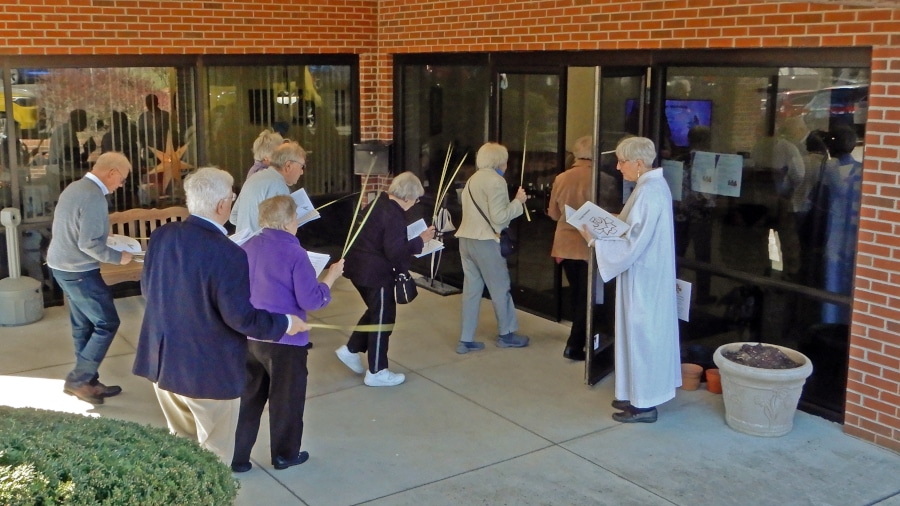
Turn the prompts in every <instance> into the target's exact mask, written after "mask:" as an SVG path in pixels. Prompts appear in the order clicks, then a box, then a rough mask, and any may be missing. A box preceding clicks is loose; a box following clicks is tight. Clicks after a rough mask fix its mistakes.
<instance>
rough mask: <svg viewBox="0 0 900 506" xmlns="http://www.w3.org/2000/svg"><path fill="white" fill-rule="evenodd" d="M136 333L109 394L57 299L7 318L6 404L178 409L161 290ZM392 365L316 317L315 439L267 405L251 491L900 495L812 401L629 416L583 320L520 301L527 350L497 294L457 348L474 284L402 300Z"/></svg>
mask: <svg viewBox="0 0 900 506" xmlns="http://www.w3.org/2000/svg"><path fill="white" fill-rule="evenodd" d="M116 303H117V306H118V308H119V312H120V317H121V319H122V322H123V324H122V327H121V329H120V331H119V336H118V337H117V339H116V341H115V342H114V344H113V346H112V348H111V349H110V353H109V355H108V357H107V359H106V361H105V362H104V364H103V366H102V368H101V375H102V378H101V379H102V381H103V382H104V383H107V384H118V385H121V386H122V387H123V388H124V392H123V393H122V395H120V396H118V397H115V398H112V399H108V400H107V403H106V404H104V405H102V406H98V407H93V406H91V405H89V404H87V403H84V402H81V401H78V400H76V399H75V398H73V397H69V396H66V395H64V394H63V393H62V378H63V376H64V375H65V373H66V372H67V371H68V370H69V369H70V367H71V363H72V361H73V359H72V344H71V337H70V330H69V323H68V314H67V311H66V309H65V308H63V307H53V308H47V310H46V312H45V316H44V318H43V319H42V320H41V321H39V322H36V323H34V324H31V325H27V326H22V327H9V328H3V329H2V331H0V332H2V334H3V337H2V338H0V341H2V349H3V353H2V354H0V404H6V405H14V406H18V405H33V406H36V407H43V408H50V409H57V410H61V411H73V412H90V413H97V414H99V415H100V416H104V417H113V418H121V419H126V420H133V421H138V422H141V423H149V424H152V425H157V426H160V427H164V426H165V420H164V419H163V417H162V414H161V412H160V411H159V406H158V405H157V402H156V398H155V396H154V394H153V389H152V387H151V385H150V383H149V382H147V381H146V380H145V379H143V378H138V377H135V376H133V375H132V374H131V372H130V371H131V365H132V361H133V359H134V350H135V345H136V343H137V337H138V330H139V328H140V322H141V318H142V316H143V299H142V298H141V297H131V298H126V299H118V300H117V301H116ZM362 311H363V305H362V302H361V301H360V300H359V295H358V294H357V293H356V291H355V290H354V289H353V287H352V286H351V285H350V284H349V283H348V282H346V280H342V281H339V282H338V284H337V285H336V286H335V290H334V302H333V303H332V304H331V306H330V307H329V308H327V309H325V310H323V311H319V312H316V313H313V314H312V315H311V318H312V321H320V322H326V323H330V324H338V325H353V324H355V322H356V320H357V319H358V318H359V316H360V315H361V314H362ZM398 313H399V314H398V324H397V327H396V330H395V332H394V335H393V336H392V338H391V343H390V345H391V351H390V355H389V356H390V359H391V369H392V370H395V371H399V372H404V373H406V375H407V380H406V383H404V384H403V385H400V386H397V387H391V388H370V387H366V386H364V385H363V383H362V376H361V375H355V374H353V373H352V372H351V371H350V370H349V369H347V368H346V367H345V366H344V365H343V364H341V363H340V362H339V361H338V359H337V358H336V357H335V355H334V350H335V349H336V348H337V347H338V346H340V345H341V344H344V343H345V342H346V338H347V334H346V333H345V332H339V331H319V330H316V331H314V332H313V336H312V340H313V341H314V343H315V347H314V348H313V349H312V350H311V351H310V354H309V371H310V375H309V380H310V383H309V393H308V400H307V403H306V413H305V417H304V421H305V430H304V440H303V448H304V449H305V450H307V451H309V452H310V455H311V458H310V460H309V462H307V463H305V464H303V465H301V466H297V467H292V468H289V469H287V470H284V471H276V470H274V469H273V468H272V465H271V463H270V462H269V459H268V455H269V452H268V442H269V439H268V430H267V429H266V427H267V420H264V421H263V430H262V431H261V433H260V437H259V440H258V442H257V445H256V447H255V448H254V452H253V457H254V468H253V469H252V470H251V471H250V472H248V473H244V474H241V475H236V476H237V477H238V479H239V480H240V483H241V490H240V493H239V495H238V499H237V503H236V504H239V505H248V506H250V505H253V506H257V505H270V504H271V505H349V504H374V505H401V504H408V505H417V506H418V505H458V504H507V505H568V504H572V505H593V504H609V505H630V504H633V505H655V504H661V505H662V504H668V505H671V504H677V505H729V504H733V505H741V506H744V505H772V504H779V505H794V504H796V505H808V504H809V505H813V504H814V505H841V506H844V505H869V504H879V505H882V506H888V505H892V506H900V455H898V454H896V453H893V452H891V451H888V450H884V449H881V448H879V447H876V446H873V445H871V444H869V443H867V442H864V441H861V440H858V439H855V438H853V437H850V436H846V435H844V434H843V432H842V431H841V426H840V425H838V424H834V423H831V422H829V421H826V420H824V419H822V418H818V417H815V416H812V415H808V414H806V413H802V412H799V413H798V414H797V417H796V421H795V425H794V429H793V431H792V432H791V433H789V434H788V435H786V436H784V437H780V438H774V439H768V438H759V437H753V436H747V435H744V434H741V433H738V432H735V431H733V430H732V429H730V428H729V427H728V426H727V425H725V422H724V406H723V403H722V397H721V396H720V395H713V394H710V393H709V392H707V391H706V390H705V389H704V387H701V389H700V390H697V391H693V392H686V391H682V390H679V391H678V395H677V397H676V398H675V399H674V400H672V401H670V402H668V403H666V404H664V405H662V406H661V407H660V408H659V421H658V422H657V423H654V424H634V425H622V424H618V423H616V422H614V421H613V420H612V419H611V418H610V415H611V414H612V413H613V409H612V408H611V407H610V406H609V403H610V401H611V400H612V398H613V381H612V378H611V377H610V378H607V379H606V380H604V381H602V382H601V383H599V384H597V385H595V386H593V387H588V386H585V385H584V384H583V363H581V362H578V363H576V362H571V361H569V360H566V359H564V358H563V357H562V350H563V347H564V346H565V338H566V336H567V335H568V327H566V326H565V325H561V324H557V323H554V322H550V321H547V320H544V319H541V318H538V317H536V316H533V315H530V314H527V313H524V312H520V314H519V317H520V326H521V332H522V333H524V334H527V335H529V336H531V345H530V346H529V347H528V348H524V349H500V348H497V347H495V346H494V344H493V339H492V336H493V333H494V332H496V324H495V323H494V317H493V310H492V309H491V307H490V303H489V301H484V302H483V306H482V312H481V318H480V321H479V330H480V332H479V337H478V339H479V340H484V341H486V344H487V347H486V349H485V350H483V351H478V352H473V353H469V354H466V355H457V354H456V353H455V349H456V343H457V339H458V332H459V323H458V321H459V315H460V296H459V295H455V296H449V297H440V296H438V295H435V294H432V293H430V292H427V291H424V290H422V291H420V295H419V298H418V299H416V301H415V302H413V303H412V304H410V305H408V306H400V307H399V311H398Z"/></svg>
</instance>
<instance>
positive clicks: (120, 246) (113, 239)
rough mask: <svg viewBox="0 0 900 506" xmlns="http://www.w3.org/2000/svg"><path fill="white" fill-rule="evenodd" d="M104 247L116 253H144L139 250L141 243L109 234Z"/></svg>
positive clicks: (130, 238) (124, 236)
mask: <svg viewBox="0 0 900 506" xmlns="http://www.w3.org/2000/svg"><path fill="white" fill-rule="evenodd" d="M106 245H107V246H109V247H110V248H112V249H114V250H116V251H127V252H129V253H132V254H135V255H141V254H143V253H144V250H143V249H142V248H141V243H139V242H138V240H137V239H135V238H133V237H128V236H127V235H119V234H109V236H107V237H106Z"/></svg>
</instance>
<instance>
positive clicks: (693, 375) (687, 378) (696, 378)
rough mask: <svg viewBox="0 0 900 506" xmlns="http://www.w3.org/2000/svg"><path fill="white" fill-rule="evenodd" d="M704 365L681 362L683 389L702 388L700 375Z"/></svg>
mask: <svg viewBox="0 0 900 506" xmlns="http://www.w3.org/2000/svg"><path fill="white" fill-rule="evenodd" d="M701 375H703V366H701V365H697V364H681V389H682V390H697V389H698V388H700V376H701Z"/></svg>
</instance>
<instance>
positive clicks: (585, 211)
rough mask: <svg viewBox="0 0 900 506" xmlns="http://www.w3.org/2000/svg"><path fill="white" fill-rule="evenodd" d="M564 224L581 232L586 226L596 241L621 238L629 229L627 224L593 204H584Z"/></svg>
mask: <svg viewBox="0 0 900 506" xmlns="http://www.w3.org/2000/svg"><path fill="white" fill-rule="evenodd" d="M566 222H568V223H569V224H570V225H572V226H573V227H575V228H576V229H578V230H581V227H582V225H587V227H588V230H589V231H590V232H591V234H592V235H593V236H594V238H596V239H603V238H606V237H621V236H622V234H624V233H625V232H626V231H627V230H628V227H629V226H628V224H627V223H625V222H624V221H622V220H620V219H619V218H616V217H615V216H613V215H612V214H610V213H609V212H608V211H606V210H604V209H603V208H601V207H600V206H598V205H597V204H594V203H593V202H585V203H584V204H583V205H582V206H581V207H580V208H578V210H577V211H575V212H574V213H573V214H572V216H570V217H568V218H566Z"/></svg>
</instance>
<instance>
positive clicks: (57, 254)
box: [47, 177, 122, 272]
mask: <svg viewBox="0 0 900 506" xmlns="http://www.w3.org/2000/svg"><path fill="white" fill-rule="evenodd" d="M108 235H109V211H108V208H107V202H106V197H104V196H103V190H101V189H100V186H99V185H98V184H97V183H95V182H94V181H92V180H91V179H90V178H87V177H83V178H81V179H79V180H78V181H75V182H74V183H72V184H70V185H69V186H67V187H66V189H65V190H63V192H62V193H61V194H60V195H59V202H58V203H57V204H56V210H55V211H54V213H53V236H52V238H51V239H50V246H49V247H48V248H47V265H48V266H50V268H52V269H56V270H59V271H67V272H85V271H90V270H94V269H99V268H100V262H105V263H110V264H118V263H120V262H121V261H122V252H121V251H116V250H114V249H112V248H110V247H109V246H107V245H106V237H107V236H108Z"/></svg>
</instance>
